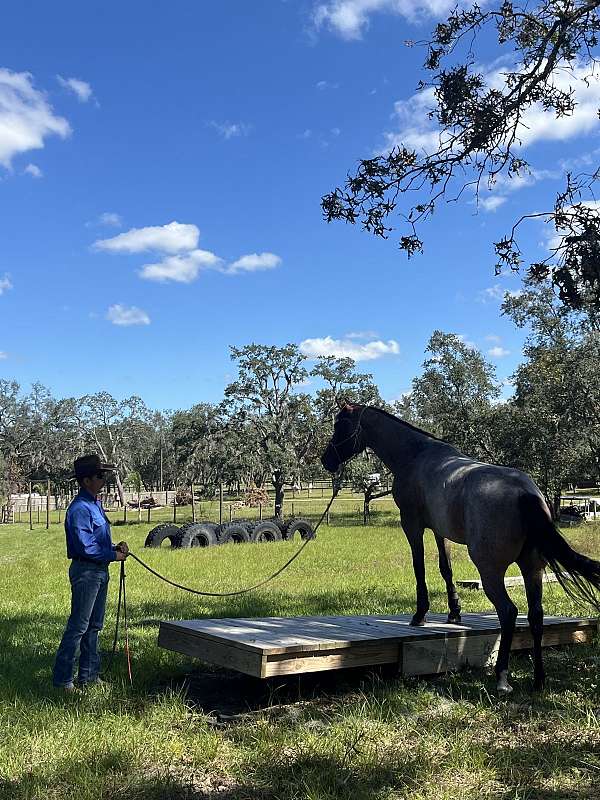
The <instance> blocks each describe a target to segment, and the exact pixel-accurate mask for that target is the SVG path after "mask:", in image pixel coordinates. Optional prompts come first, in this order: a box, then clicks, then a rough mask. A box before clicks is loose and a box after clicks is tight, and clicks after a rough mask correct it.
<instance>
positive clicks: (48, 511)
mask: <svg viewBox="0 0 600 800" xmlns="http://www.w3.org/2000/svg"><path fill="white" fill-rule="evenodd" d="M49 527H50V478H48V486H47V492H46V530H48V528H49Z"/></svg>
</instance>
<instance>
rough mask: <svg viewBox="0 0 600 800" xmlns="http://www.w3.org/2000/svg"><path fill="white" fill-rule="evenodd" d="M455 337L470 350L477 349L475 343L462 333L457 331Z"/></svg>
mask: <svg viewBox="0 0 600 800" xmlns="http://www.w3.org/2000/svg"><path fill="white" fill-rule="evenodd" d="M456 338H457V339H459V340H460V341H461V342H462V343H463V344H464V345H465V347H468V348H469V349H470V350H477V345H476V344H475V342H472V341H471V340H470V339H467V337H466V336H465V335H464V333H457V334H456Z"/></svg>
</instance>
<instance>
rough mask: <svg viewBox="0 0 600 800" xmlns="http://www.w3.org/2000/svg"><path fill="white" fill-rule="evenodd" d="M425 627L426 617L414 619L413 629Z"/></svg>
mask: <svg viewBox="0 0 600 800" xmlns="http://www.w3.org/2000/svg"><path fill="white" fill-rule="evenodd" d="M424 625H425V617H413V618H412V619H411V621H410V627H411V628H422V627H423V626H424Z"/></svg>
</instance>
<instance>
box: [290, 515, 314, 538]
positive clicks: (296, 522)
mask: <svg viewBox="0 0 600 800" xmlns="http://www.w3.org/2000/svg"><path fill="white" fill-rule="evenodd" d="M297 533H298V534H300V538H301V539H314V538H315V536H316V535H317V534H316V533H315V531H314V529H313V526H312V525H311V524H310V522H309V521H308V520H307V519H303V518H302V517H292V519H291V520H290V521H289V522H288V524H287V525H286V527H285V533H284V535H283V538H284V539H287V540H290V539H293V538H294V536H295V535H296V534H297Z"/></svg>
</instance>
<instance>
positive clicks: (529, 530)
mask: <svg viewBox="0 0 600 800" xmlns="http://www.w3.org/2000/svg"><path fill="white" fill-rule="evenodd" d="M365 447H369V448H371V450H373V451H374V452H375V453H376V454H377V455H378V456H379V458H380V459H381V460H382V461H383V462H384V464H385V465H386V466H387V467H388V469H389V470H390V471H391V472H392V473H393V475H394V482H393V486H392V494H393V496H394V500H395V501H396V505H397V506H398V508H399V509H400V518H401V520H402V527H403V529H404V532H405V534H406V537H407V539H408V542H409V544H410V549H411V551H412V561H413V568H414V571H415V578H416V582H417V610H416V612H415V615H414V616H413V618H412V621H411V625H423V624H424V623H425V616H426V614H427V612H428V610H429V596H428V592H427V584H426V583H425V559H424V550H423V532H424V529H425V528H430V529H431V530H432V531H433V532H434V535H435V540H436V543H437V546H438V550H439V565H440V572H441V574H442V577H443V578H444V580H445V582H446V589H447V592H448V607H449V610H450V613H449V615H448V622H450V623H459V622H460V603H459V599H458V595H457V593H456V587H455V585H454V583H453V580H452V567H451V563H450V542H458V543H459V544H466V545H467V548H468V550H469V555H470V557H471V559H472V561H473V563H474V564H475V566H476V567H477V569H478V570H479V574H480V575H481V580H482V584H483V588H484V590H485V593H486V594H487V596H488V598H489V599H490V600H491V602H492V603H493V604H494V607H495V609H496V612H497V614H498V619H499V620H500V627H501V637H500V648H499V651H498V658H497V661H496V678H497V687H498V690H499V691H501V692H510V691H511V686H510V684H509V682H508V660H509V653H510V646H511V642H512V637H513V632H514V628H515V621H516V618H517V607H516V606H515V604H514V603H513V602H512V600H511V599H510V597H509V596H508V593H507V591H506V587H505V585H504V576H505V574H506V570H507V568H508V566H509V564H512V563H513V562H516V563H517V564H518V565H519V567H520V569H521V572H522V573H523V578H524V581H525V591H526V593H527V603H528V606H529V614H528V620H529V625H530V628H531V634H532V638H533V658H534V688H536V689H541V688H542V687H543V685H544V666H543V663H542V633H543V625H544V612H543V609H542V577H543V573H544V569H545V567H546V566H547V565H548V566H550V567H551V569H552V570H553V571H554V572H555V573H556V576H557V578H558V580H559V582H560V584H561V586H562V587H563V589H565V591H567V592H568V593H569V594H570V595H572V596H574V597H577V598H580V599H584V600H587V601H588V602H591V603H592V605H593V606H594V608H595V609H597V610H599V611H600V602H599V601H598V598H597V596H596V594H595V592H596V590H600V562H598V561H593V560H592V559H590V558H586V556H583V555H581V554H580V553H577V552H576V551H575V550H573V549H572V548H571V547H570V546H569V544H568V543H567V542H566V541H565V539H563V537H562V536H561V534H560V533H559V531H558V530H557V529H556V528H555V526H554V525H553V523H552V519H551V516H550V512H549V510H548V506H547V504H546V502H545V500H544V498H543V496H542V494H541V492H540V490H539V489H538V488H537V486H536V485H535V483H534V482H533V481H532V480H531V478H529V477H528V476H527V475H525V474H524V473H523V472H519V470H516V469H510V468H508V467H498V466H494V465H492V464H484V463H482V462H480V461H475V460H474V459H472V458H467V457H466V456H464V455H462V454H461V453H460V452H459V451H458V450H457V449H456V448H455V447H453V446H452V445H450V444H448V443H447V442H444V441H442V440H440V439H436V438H435V437H434V436H432V435H431V434H428V433H426V432H425V431H422V430H419V428H415V427H413V426H412V425H409V424H408V423H407V422H403V421H402V420H401V419H398V417H394V416H393V415H392V414H388V413H387V412H386V411H382V410H381V409H379V408H374V407H372V406H361V405H349V404H346V405H344V406H343V407H342V410H341V411H340V412H339V413H338V415H337V417H336V421H335V427H334V432H333V436H332V438H331V441H330V442H329V444H328V445H327V449H326V450H325V452H324V453H323V456H322V458H321V461H322V462H323V466H324V467H325V469H327V470H328V471H329V472H335V471H336V470H337V469H338V468H339V466H340V465H341V464H343V463H344V462H345V461H347V460H348V459H349V458H351V457H352V456H355V455H356V454H357V453H360V452H362V451H363V450H364V449H365Z"/></svg>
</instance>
